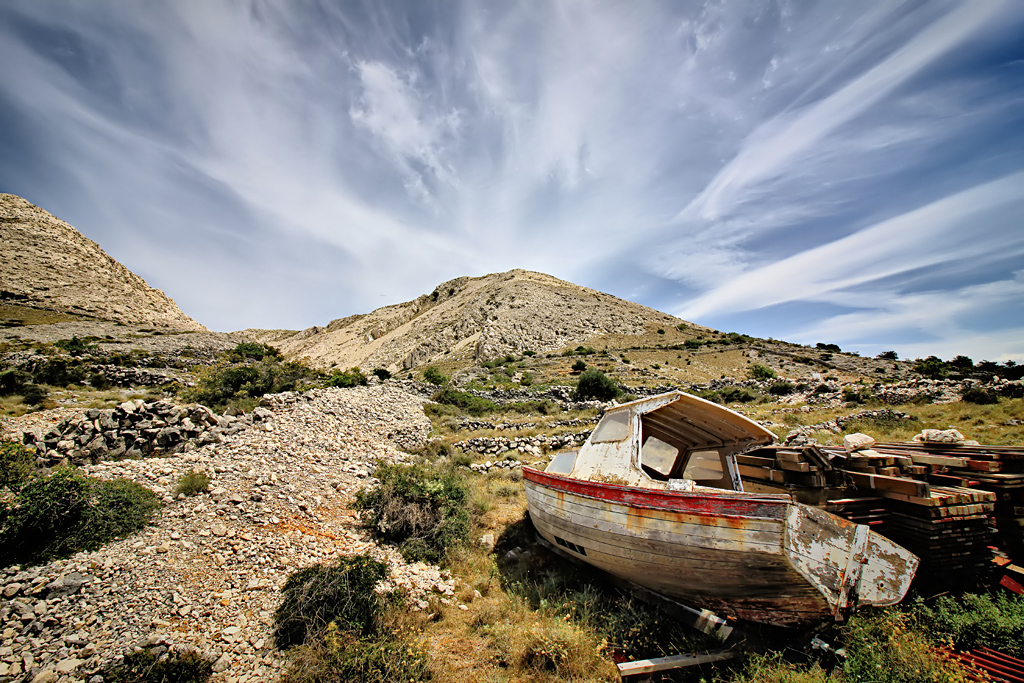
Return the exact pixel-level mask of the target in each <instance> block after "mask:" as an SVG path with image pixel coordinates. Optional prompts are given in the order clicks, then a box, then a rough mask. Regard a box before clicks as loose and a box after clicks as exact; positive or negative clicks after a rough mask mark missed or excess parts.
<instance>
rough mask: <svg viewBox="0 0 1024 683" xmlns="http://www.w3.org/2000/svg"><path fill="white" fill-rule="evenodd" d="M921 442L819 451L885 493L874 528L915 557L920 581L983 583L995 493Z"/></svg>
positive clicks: (932, 584)
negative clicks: (880, 521) (883, 512)
mask: <svg viewBox="0 0 1024 683" xmlns="http://www.w3.org/2000/svg"><path fill="white" fill-rule="evenodd" d="M927 447H928V445H926V444H918V443H912V444H896V445H893V444H875V445H874V446H872V447H871V448H870V449H867V450H862V451H854V452H852V453H851V452H846V451H842V450H837V449H824V450H825V452H826V453H828V454H829V455H831V456H832V464H833V466H834V467H837V468H838V469H840V470H841V471H842V472H843V473H844V475H845V476H846V477H847V479H848V481H849V482H850V483H851V484H852V485H854V486H856V488H857V490H858V491H860V492H864V493H867V492H870V493H871V494H872V495H874V496H877V497H880V498H882V499H884V501H885V504H884V506H885V509H886V510H887V511H888V513H889V515H888V517H887V518H886V519H885V524H884V525H883V526H882V528H880V529H879V531H880V533H882V534H884V535H885V536H886V537H888V538H890V539H892V540H893V541H896V542H897V543H899V544H900V545H901V546H903V547H904V548H906V549H907V550H909V551H911V552H912V553H914V554H915V555H917V556H918V557H920V558H921V566H920V568H919V569H918V583H919V585H924V586H927V587H928V588H929V589H940V590H942V589H950V588H955V587H967V586H969V585H973V584H977V583H987V582H988V581H989V579H990V578H991V574H992V571H993V565H992V549H991V546H992V544H993V543H994V542H995V529H994V528H993V527H992V520H991V516H992V514H993V512H994V509H995V502H996V496H995V494H994V493H992V492H991V491H985V490H982V489H979V488H975V487H974V486H973V484H974V483H975V482H974V481H973V480H972V479H970V478H968V477H965V476H963V474H962V473H961V472H960V470H958V469H953V468H951V467H950V464H951V463H950V462H949V461H944V460H942V459H941V457H946V456H937V455H934V454H932V453H930V452H929V451H928V450H927ZM961 460H962V459H961ZM952 464H955V465H959V464H960V462H959V461H957V462H956V463H952ZM973 471H974V470H970V472H973Z"/></svg>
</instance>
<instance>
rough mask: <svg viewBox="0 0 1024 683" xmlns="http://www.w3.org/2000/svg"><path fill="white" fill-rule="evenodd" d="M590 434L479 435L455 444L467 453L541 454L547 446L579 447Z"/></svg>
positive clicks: (549, 447)
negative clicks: (514, 452) (510, 436)
mask: <svg viewBox="0 0 1024 683" xmlns="http://www.w3.org/2000/svg"><path fill="white" fill-rule="evenodd" d="M589 436H590V432H589V431H586V432H577V433H575V434H555V435H554V436H546V435H543V434H541V435H538V436H521V437H520V436H517V437H514V438H511V439H510V438H509V437H507V436H491V437H487V436H478V437H475V438H472V439H467V440H465V441H459V442H458V443H456V444H453V445H454V446H455V448H458V449H461V450H462V451H463V452H465V453H479V454H481V455H501V454H502V453H507V452H509V451H518V452H519V453H524V454H530V455H540V454H541V453H542V452H543V450H542V449H544V448H545V447H546V448H547V449H548V450H549V451H557V450H561V449H563V448H579V447H580V446H582V445H583V443H584V442H585V441H586V440H587V437H589Z"/></svg>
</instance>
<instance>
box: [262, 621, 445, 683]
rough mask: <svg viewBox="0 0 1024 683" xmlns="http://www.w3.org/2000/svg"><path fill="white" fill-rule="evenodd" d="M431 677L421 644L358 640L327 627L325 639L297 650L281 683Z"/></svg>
mask: <svg viewBox="0 0 1024 683" xmlns="http://www.w3.org/2000/svg"><path fill="white" fill-rule="evenodd" d="M430 678H431V674H430V669H429V667H428V666H427V654H426V652H425V651H423V650H422V649H421V648H419V647H416V646H414V645H410V644H408V643H405V642H402V641H401V640H396V639H393V638H390V637H377V638H364V639H357V638H355V637H353V636H352V635H351V634H348V633H344V632H338V631H337V630H336V629H328V631H327V633H326V635H325V637H324V638H323V640H322V642H318V643H316V644H312V645H307V646H305V647H303V648H302V649H301V650H300V651H299V652H297V653H296V655H295V656H294V657H293V658H292V661H291V664H290V666H289V668H288V670H287V671H286V672H285V673H284V675H283V676H282V677H281V683H328V682H329V681H359V682H360V683H416V682H417V681H429V680H430Z"/></svg>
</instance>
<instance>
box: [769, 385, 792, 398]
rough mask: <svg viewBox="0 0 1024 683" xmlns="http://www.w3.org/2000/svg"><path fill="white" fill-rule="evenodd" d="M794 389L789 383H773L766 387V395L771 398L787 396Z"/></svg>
mask: <svg viewBox="0 0 1024 683" xmlns="http://www.w3.org/2000/svg"><path fill="white" fill-rule="evenodd" d="M794 388H795V387H794V386H793V385H792V384H791V383H790V382H773V383H772V385H771V386H770V387H768V393H769V394H772V395H773V396H788V395H789V394H792V393H793V389H794Z"/></svg>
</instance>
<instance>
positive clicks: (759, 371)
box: [748, 363, 778, 380]
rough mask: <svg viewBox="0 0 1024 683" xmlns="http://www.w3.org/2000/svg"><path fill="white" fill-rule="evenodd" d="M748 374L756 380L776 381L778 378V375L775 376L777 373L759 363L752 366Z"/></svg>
mask: <svg viewBox="0 0 1024 683" xmlns="http://www.w3.org/2000/svg"><path fill="white" fill-rule="evenodd" d="M748 374H749V375H750V379H756V380H765V379H775V378H776V377H778V375H776V374H775V371H774V370H772V369H771V368H770V367H768V366H767V365H761V364H758V363H755V364H754V365H752V366H750V370H749V371H748Z"/></svg>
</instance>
